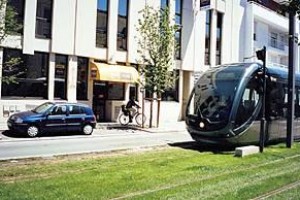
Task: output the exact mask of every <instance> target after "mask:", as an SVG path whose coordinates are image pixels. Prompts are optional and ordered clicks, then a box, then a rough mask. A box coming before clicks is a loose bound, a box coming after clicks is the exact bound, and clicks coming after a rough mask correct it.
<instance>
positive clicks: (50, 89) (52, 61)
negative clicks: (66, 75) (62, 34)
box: [48, 53, 55, 101]
mask: <svg viewBox="0 0 300 200" xmlns="http://www.w3.org/2000/svg"><path fill="white" fill-rule="evenodd" d="M54 73H55V54H53V53H50V55H49V73H48V99H49V100H50V101H53V100H54V84H55V81H54Z"/></svg>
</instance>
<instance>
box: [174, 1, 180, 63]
mask: <svg viewBox="0 0 300 200" xmlns="http://www.w3.org/2000/svg"><path fill="white" fill-rule="evenodd" d="M181 7H182V0H176V4H175V23H176V25H178V26H179V27H181V26H182V17H181V15H182V8H181ZM175 40H176V44H177V48H176V52H175V58H176V59H180V58H181V53H180V52H181V29H180V30H178V31H176V33H175Z"/></svg>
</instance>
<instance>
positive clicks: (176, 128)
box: [96, 121, 186, 133]
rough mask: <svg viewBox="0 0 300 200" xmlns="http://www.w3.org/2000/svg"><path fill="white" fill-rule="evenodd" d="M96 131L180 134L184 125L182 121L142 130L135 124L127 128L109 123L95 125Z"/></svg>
mask: <svg viewBox="0 0 300 200" xmlns="http://www.w3.org/2000/svg"><path fill="white" fill-rule="evenodd" d="M96 129H102V130H108V129H109V130H112V129H119V130H122V129H123V130H128V129H132V130H139V131H145V132H149V133H165V132H182V131H186V125H185V122H184V121H179V122H172V123H165V124H161V125H159V127H154V126H153V127H152V128H149V127H148V126H145V127H144V128H142V127H140V126H138V125H136V124H129V125H127V126H123V125H121V124H119V123H117V122H111V123H97V125H96Z"/></svg>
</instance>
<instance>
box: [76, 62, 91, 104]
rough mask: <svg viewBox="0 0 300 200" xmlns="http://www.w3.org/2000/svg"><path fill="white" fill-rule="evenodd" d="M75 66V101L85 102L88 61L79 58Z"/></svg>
mask: <svg viewBox="0 0 300 200" xmlns="http://www.w3.org/2000/svg"><path fill="white" fill-rule="evenodd" d="M77 65H78V69H77V100H87V90H88V88H87V85H88V66H89V60H88V59H87V58H82V57H79V58H78V61H77Z"/></svg>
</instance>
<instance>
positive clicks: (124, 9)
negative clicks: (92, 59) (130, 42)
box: [117, 0, 129, 51]
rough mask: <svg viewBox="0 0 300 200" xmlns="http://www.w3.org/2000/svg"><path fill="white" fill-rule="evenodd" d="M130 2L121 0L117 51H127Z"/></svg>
mask: <svg viewBox="0 0 300 200" xmlns="http://www.w3.org/2000/svg"><path fill="white" fill-rule="evenodd" d="M128 2H129V1H128V0H119V11H118V34H117V49H118V50H120V51H126V50H127V31H128V30H127V26H128Z"/></svg>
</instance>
